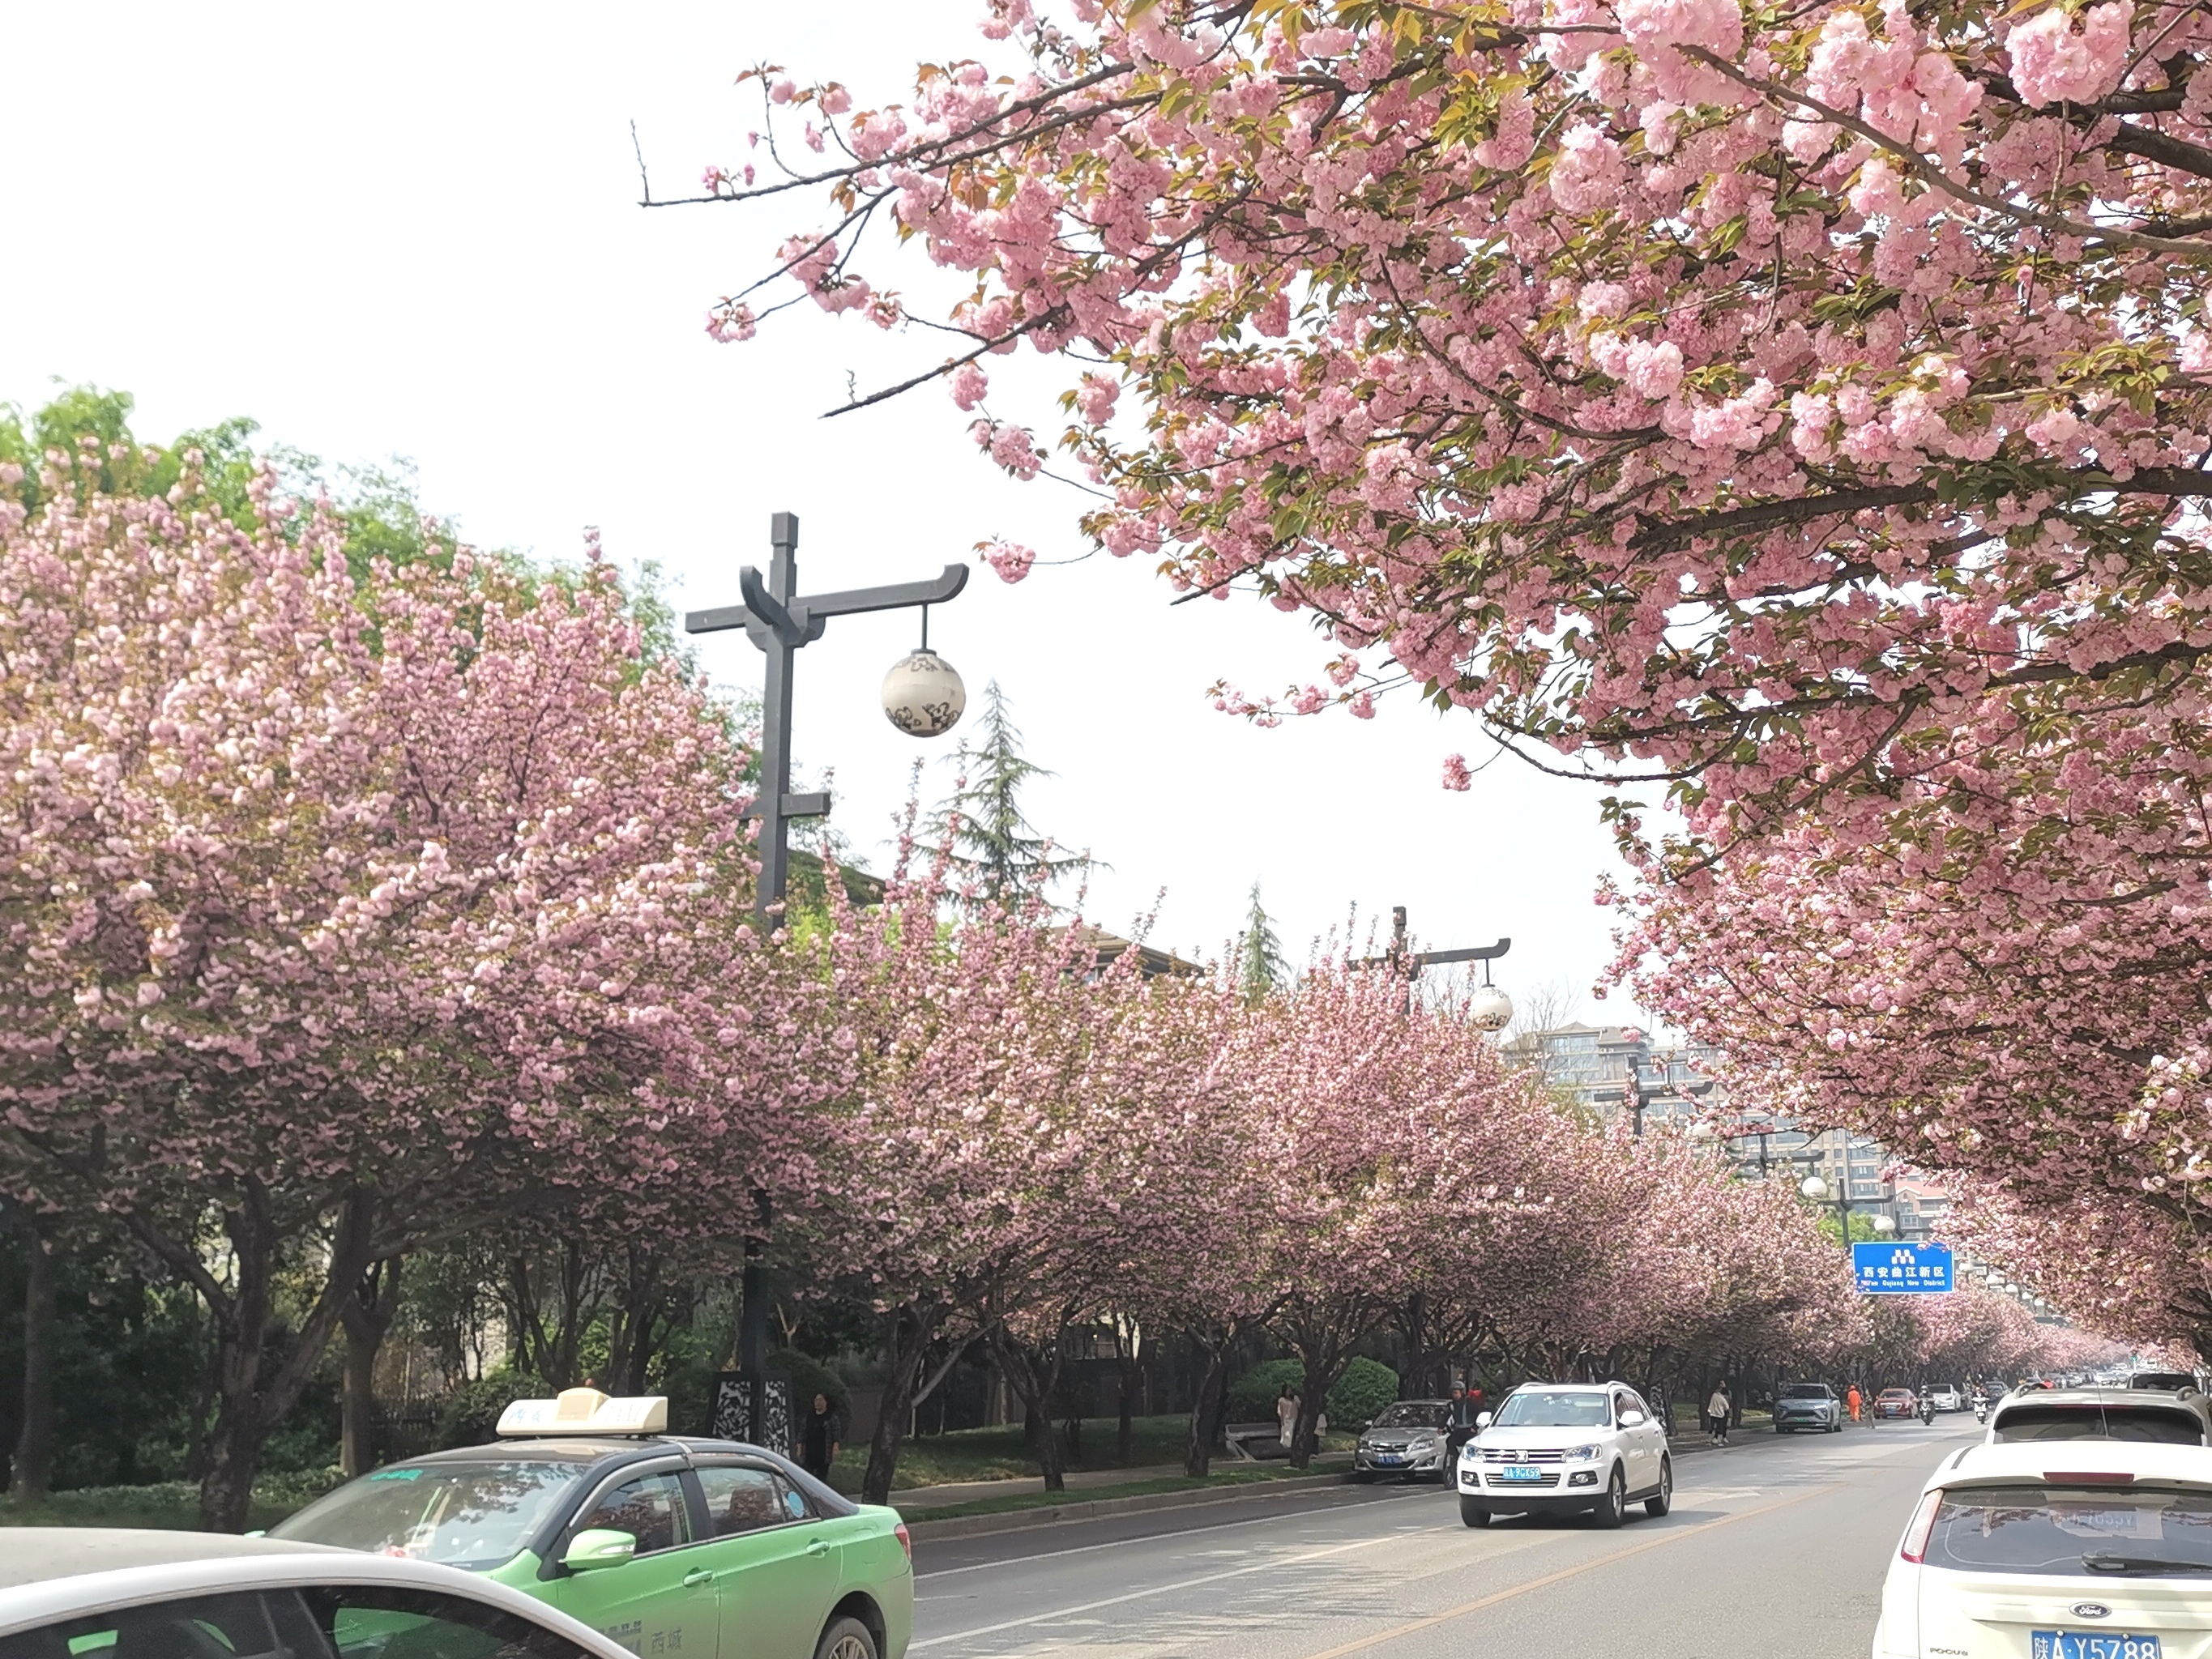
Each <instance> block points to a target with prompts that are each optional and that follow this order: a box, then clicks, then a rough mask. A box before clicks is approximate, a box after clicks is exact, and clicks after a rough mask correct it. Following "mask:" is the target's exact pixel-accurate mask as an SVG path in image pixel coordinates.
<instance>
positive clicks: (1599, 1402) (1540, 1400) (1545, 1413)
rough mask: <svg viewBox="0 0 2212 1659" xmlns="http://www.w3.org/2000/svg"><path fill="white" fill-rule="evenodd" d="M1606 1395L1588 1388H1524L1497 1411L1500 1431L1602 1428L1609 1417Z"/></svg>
mask: <svg viewBox="0 0 2212 1659" xmlns="http://www.w3.org/2000/svg"><path fill="white" fill-rule="evenodd" d="M1610 1414H1611V1413H1610V1407H1608V1405H1607V1399H1606V1396H1605V1395H1602V1394H1598V1393H1595V1392H1592V1391H1589V1390H1587V1389H1577V1390H1575V1391H1574V1392H1572V1393H1569V1392H1568V1391H1567V1390H1565V1389H1522V1390H1521V1391H1520V1392H1519V1393H1517V1394H1516V1395H1514V1396H1513V1397H1512V1398H1511V1399H1510V1400H1509V1401H1506V1402H1505V1403H1504V1405H1503V1406H1501V1407H1498V1419H1497V1423H1496V1426H1497V1427H1498V1428H1501V1429H1601V1428H1603V1427H1604V1426H1605V1425H1606V1423H1607V1420H1608V1418H1609V1416H1610Z"/></svg>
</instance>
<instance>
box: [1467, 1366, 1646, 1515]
mask: <svg viewBox="0 0 2212 1659" xmlns="http://www.w3.org/2000/svg"><path fill="white" fill-rule="evenodd" d="M1475 1424H1476V1426H1477V1432H1476V1434H1475V1437H1474V1439H1472V1440H1470V1441H1468V1443H1467V1444H1466V1445H1465V1446H1463V1447H1462V1448H1461V1449H1460V1455H1459V1470H1458V1485H1459V1517H1460V1519H1461V1520H1462V1521H1463V1522H1466V1523H1467V1524H1468V1526H1470V1527H1486V1526H1488V1525H1489V1524H1490V1518H1491V1516H1493V1515H1585V1514H1586V1515H1588V1516H1590V1517H1591V1519H1592V1520H1594V1521H1595V1522H1596V1523H1597V1524H1598V1525H1599V1526H1601V1527H1617V1526H1619V1525H1620V1523H1621V1522H1622V1521H1623V1520H1624V1519H1625V1518H1626V1515H1627V1512H1628V1506H1629V1505H1630V1504H1635V1503H1641V1504H1643V1505H1644V1511H1645V1513H1647V1514H1649V1515H1650V1516H1652V1517H1654V1518H1655V1519H1656V1518H1657V1517H1658V1516H1662V1515H1664V1514H1666V1513H1667V1511H1668V1508H1669V1507H1670V1506H1671V1505H1672V1504H1673V1503H1674V1458H1673V1456H1672V1455H1670V1454H1669V1453H1668V1449H1667V1431H1666V1430H1665V1429H1664V1428H1662V1426H1661V1425H1660V1424H1659V1422H1658V1420H1657V1419H1656V1418H1655V1417H1653V1416H1652V1414H1651V1408H1650V1407H1649V1406H1647V1405H1645V1404H1644V1397H1643V1395H1639V1394H1638V1393H1637V1392H1636V1390H1635V1389H1632V1388H1630V1387H1629V1386H1628V1385H1627V1384H1626V1383H1523V1384H1522V1386H1521V1387H1520V1388H1517V1389H1515V1390H1514V1391H1513V1392H1512V1393H1511V1394H1510V1395H1507V1396H1506V1397H1505V1398H1504V1401H1500V1402H1499V1404H1498V1410H1497V1412H1496V1413H1494V1414H1493V1413H1489V1412H1485V1413H1482V1414H1481V1415H1480V1417H1478V1418H1476V1419H1475Z"/></svg>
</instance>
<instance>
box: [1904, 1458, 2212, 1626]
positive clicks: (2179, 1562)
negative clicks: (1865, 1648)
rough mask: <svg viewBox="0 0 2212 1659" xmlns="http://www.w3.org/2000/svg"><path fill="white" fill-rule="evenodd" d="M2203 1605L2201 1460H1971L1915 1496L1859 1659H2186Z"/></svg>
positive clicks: (2210, 1615) (2206, 1491)
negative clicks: (1864, 1656)
mask: <svg viewBox="0 0 2212 1659" xmlns="http://www.w3.org/2000/svg"><path fill="white" fill-rule="evenodd" d="M2208 1590H2212V1446H2176V1445H2160V1444H2156V1443H2150V1442H2143V1441H2128V1440H2069V1441H2067V1442H2065V1443H2063V1444H2056V1445H2054V1444H2052V1443H2051V1442H2049V1441H2041V1440H2035V1441H2024V1442H2019V1443H2011V1444H2005V1445H1996V1446H1992V1445H1986V1444H1976V1445H1972V1446H1969V1447H1967V1448H1966V1449H1965V1450H1964V1451H1961V1452H1959V1453H1958V1454H1956V1455H1954V1456H1951V1457H1948V1458H1946V1459H1945V1460H1944V1461H1943V1462H1942V1465H1941V1467H1939V1468H1937V1469H1936V1473H1935V1474H1933V1475H1932V1476H1930V1477H1929V1481H1928V1484H1927V1486H1926V1487H1925V1488H1924V1489H1923V1491H1922V1493H1921V1498H1920V1503H1919V1504H1918V1506H1917V1508H1916V1509H1915V1510H1913V1512H1912V1519H1911V1522H1910V1523H1909V1524H1908V1525H1907V1526H1906V1528H1905V1537H1904V1540H1903V1541H1902V1542H1901V1543H1900V1544H1899V1546H1898V1551H1897V1553H1896V1555H1895V1556H1894V1557H1893V1558H1892V1559H1891V1561H1890V1564H1889V1577H1888V1580H1887V1583H1884V1584H1883V1586H1882V1592H1881V1622H1880V1623H1879V1624H1877V1625H1876V1626H1875V1633H1874V1659H1923V1656H1924V1659H1945V1656H1948V1655H1952V1654H1966V1653H2008V1654H2020V1655H2033V1656H2034V1659H2195V1656H2197V1655H2199V1654H2201V1653H2203V1651H2204V1650H2205V1637H2206V1632H2208V1631H2212V1598H2208V1595H2207V1592H2208Z"/></svg>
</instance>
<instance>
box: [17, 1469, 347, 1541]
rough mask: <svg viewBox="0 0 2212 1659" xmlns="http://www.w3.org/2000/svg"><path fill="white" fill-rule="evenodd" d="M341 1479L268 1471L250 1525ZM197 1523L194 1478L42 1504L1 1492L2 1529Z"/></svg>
mask: <svg viewBox="0 0 2212 1659" xmlns="http://www.w3.org/2000/svg"><path fill="white" fill-rule="evenodd" d="M343 1479H344V1477H343V1475H341V1474H339V1473H338V1472H337V1470H336V1469H310V1470H307V1471H305V1472H304V1473H301V1474H271V1475H264V1476H263V1477H262V1478H261V1479H260V1480H257V1481H255V1482H254V1483H253V1502H252V1505H251V1506H250V1507H249V1508H248V1510H246V1528H247V1529H248V1530H249V1531H251V1530H252V1529H254V1528H261V1527H273V1526H275V1525H276V1523H277V1522H279V1521H282V1520H283V1518H284V1517H285V1516H288V1515H290V1514H291V1513H292V1512H293V1511H294V1510H301V1509H305V1508H306V1507H307V1505H308V1504H312V1503H313V1502H314V1501H315V1499H317V1498H320V1497H321V1496H322V1495H323V1494H324V1493H325V1492H328V1491H330V1490H331V1488H332V1487H333V1486H337V1485H338V1484H339V1483H340V1482H341V1481H342V1480H343ZM199 1524H200V1489H199V1486H198V1485H197V1483H196V1482H194V1481H191V1480H165V1481H163V1482H161V1484H160V1485H158V1486H81V1487H79V1488H77V1489H76V1490H75V1491H73V1492H54V1493H52V1495H50V1496H49V1497H48V1498H46V1501H45V1502H44V1503H40V1504H19V1503H17V1502H16V1501H15V1499H14V1498H8V1497H4V1496H0V1527H151V1528H155V1529H157V1530H159V1531H162V1532H197V1531H198V1530H199Z"/></svg>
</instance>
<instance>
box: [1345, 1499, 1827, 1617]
mask: <svg viewBox="0 0 2212 1659" xmlns="http://www.w3.org/2000/svg"><path fill="white" fill-rule="evenodd" d="M1842 1490H1843V1483H1842V1482H1840V1481H1838V1482H1837V1483H1835V1484H1834V1485H1832V1486H1815V1487H1814V1488H1813V1489H1812V1490H1811V1491H1810V1492H1799V1493H1798V1494H1797V1495H1796V1497H1795V1498H1784V1499H1783V1500H1782V1501H1781V1502H1780V1503H1778V1504H1761V1505H1760V1506H1759V1508H1757V1509H1755V1510H1741V1511H1739V1512H1738V1513H1736V1514H1735V1515H1724V1516H1721V1518H1720V1519H1719V1520H1717V1521H1701V1522H1699V1523H1698V1524H1697V1525H1696V1526H1694V1527H1685V1528H1682V1529H1681V1530H1680V1531H1679V1532H1669V1533H1662V1534H1660V1535H1659V1536H1658V1537H1656V1538H1650V1539H1646V1540H1645V1541H1644V1542H1643V1543H1641V1544H1632V1545H1630V1546H1629V1547H1628V1548H1626V1549H1625V1550H1615V1551H1613V1553H1612V1554H1610V1555H1601V1556H1598V1557H1596V1558H1595V1559H1591V1560H1589V1561H1580V1562H1577V1563H1576V1564H1575V1565H1573V1566H1571V1567H1562V1568H1561V1569H1559V1571H1557V1572H1552V1573H1547V1574H1545V1575H1544V1577H1541V1578H1531V1579H1530V1580H1529V1581H1528V1583H1525V1584H1516V1585H1514V1586H1513V1587H1512V1588H1511V1589H1502V1590H1495V1591H1493V1592H1492V1593H1491V1594H1490V1595H1483V1596H1478V1597H1477V1598H1476V1599H1475V1600H1474V1601H1462V1602H1461V1603H1460V1604H1459V1606H1457V1607H1446V1608H1445V1609H1444V1610H1443V1612H1442V1613H1431V1614H1430V1615H1429V1616H1428V1617H1427V1618H1425V1619H1415V1620H1410V1621H1408V1622H1407V1623H1406V1624H1402V1625H1400V1626H1395V1628H1393V1629H1390V1630H1384V1631H1377V1632H1375V1634H1374V1635H1372V1636H1363V1637H1361V1638H1358V1640H1357V1641H1352V1642H1346V1643H1343V1644H1340V1645H1339V1646H1336V1647H1333V1648H1324V1649H1322V1650H1321V1651H1320V1652H1319V1653H1315V1654H1309V1655H1307V1656H1306V1659H1344V1656H1345V1655H1346V1654H1350V1653H1363V1652H1364V1651H1366V1650H1368V1649H1369V1648H1374V1647H1380V1646H1381V1645H1382V1644H1383V1643H1385V1642H1395V1641H1396V1640H1397V1639H1398V1638H1400V1637H1401V1636H1415V1635H1419V1633H1420V1632H1422V1631H1425V1630H1433V1629H1434V1628H1435V1627H1436V1626H1438V1625H1443V1624H1449V1622H1450V1621H1451V1620H1455V1619H1463V1618H1465V1617H1466V1616H1467V1615H1468V1613H1480V1612H1481V1611H1482V1610H1483V1608H1485V1607H1496V1606H1497V1605H1498V1603H1499V1602H1500V1601H1511V1600H1513V1598H1514V1597H1516V1596H1517V1595H1528V1593H1529V1592H1530V1591H1532V1590H1540V1589H1548V1588H1549V1587H1550V1586H1552V1585H1553V1584H1558V1583H1565V1581H1566V1580H1567V1579H1570V1578H1579V1577H1582V1575H1583V1574H1584V1573H1586V1572H1595V1571H1596V1570H1597V1569H1598V1568H1600V1567H1609V1566H1611V1565H1613V1563H1614V1562H1616V1561H1626V1560H1627V1559H1628V1558H1629V1557H1631V1556H1632V1555H1641V1554H1643V1553H1644V1552H1645V1551H1646V1550H1656V1549H1664V1548H1665V1547H1667V1546H1668V1545H1669V1544H1674V1543H1679V1542H1680V1541H1682V1540H1683V1539H1685V1538H1695V1537H1696V1536H1697V1535H1698V1534H1699V1533H1701V1532H1711V1531H1712V1530H1713V1529H1714V1528H1716V1527H1732V1526H1734V1525H1735V1523H1736V1522H1739V1521H1748V1520H1750V1519H1751V1518H1752V1517H1753V1516H1759V1515H1772V1514H1773V1513H1774V1512H1775V1511H1776V1510H1786V1509H1788V1508H1789V1507H1790V1505H1791V1504H1802V1503H1803V1502H1805V1500H1806V1499H1808V1498H1818V1497H1820V1495H1821V1493H1823V1492H1840V1491H1842Z"/></svg>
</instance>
